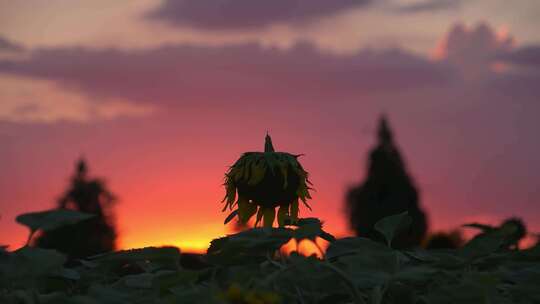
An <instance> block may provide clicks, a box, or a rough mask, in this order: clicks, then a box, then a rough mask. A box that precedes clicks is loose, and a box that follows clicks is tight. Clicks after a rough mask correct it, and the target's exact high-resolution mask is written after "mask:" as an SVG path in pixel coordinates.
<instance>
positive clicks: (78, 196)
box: [34, 159, 117, 259]
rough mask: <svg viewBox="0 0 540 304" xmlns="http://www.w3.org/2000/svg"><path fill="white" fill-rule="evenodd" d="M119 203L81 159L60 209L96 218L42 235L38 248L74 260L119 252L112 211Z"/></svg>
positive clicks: (38, 239)
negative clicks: (89, 172) (92, 174)
mask: <svg viewBox="0 0 540 304" xmlns="http://www.w3.org/2000/svg"><path fill="white" fill-rule="evenodd" d="M115 200H116V198H115V196H114V195H113V194H112V193H111V192H110V191H109V190H108V189H107V187H106V186H105V183H104V182H103V181H102V180H100V179H97V178H90V177H89V176H88V166H87V165H86V161H85V160H84V159H80V160H79V161H78V162H77V164H76V172H75V175H74V176H73V177H72V179H71V185H70V187H69V188H68V189H67V190H66V192H65V193H64V194H63V195H62V196H61V197H60V199H59V200H58V201H57V208H64V209H70V210H75V211H80V212H84V213H89V214H93V215H95V216H94V217H93V218H90V219H88V220H85V221H83V222H80V223H77V224H74V225H69V226H64V227H61V228H58V229H55V230H52V231H49V232H45V233H42V234H41V235H39V236H38V237H37V238H36V239H35V241H34V245H35V246H38V247H42V248H50V249H56V250H58V251H60V252H62V253H64V254H66V255H67V256H68V257H69V258H70V259H78V258H84V257H87V256H91V255H95V254H99V253H104V252H109V251H113V250H115V249H116V237H117V234H116V229H115V227H114V221H113V217H112V214H111V210H110V207H111V206H112V204H113V203H114V202H115Z"/></svg>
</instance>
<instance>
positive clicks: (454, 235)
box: [425, 230, 464, 249]
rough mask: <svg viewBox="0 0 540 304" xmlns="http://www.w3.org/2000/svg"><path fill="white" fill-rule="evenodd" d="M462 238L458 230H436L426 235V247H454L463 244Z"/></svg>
mask: <svg viewBox="0 0 540 304" xmlns="http://www.w3.org/2000/svg"><path fill="white" fill-rule="evenodd" d="M463 243H464V240H463V236H462V235H461V232H460V231H459V230H453V231H450V232H437V233H434V234H432V235H430V236H429V237H428V240H427V242H426V245H425V247H426V249H455V248H459V247H461V246H462V245H463Z"/></svg>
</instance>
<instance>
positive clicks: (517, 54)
mask: <svg viewBox="0 0 540 304" xmlns="http://www.w3.org/2000/svg"><path fill="white" fill-rule="evenodd" d="M499 59H500V60H502V61H504V62H507V63H511V64H515V65H520V66H524V67H531V68H532V67H534V68H540V46H538V45H531V46H526V47H522V48H519V49H516V50H513V51H512V52H507V53H504V54H501V55H500V56H499Z"/></svg>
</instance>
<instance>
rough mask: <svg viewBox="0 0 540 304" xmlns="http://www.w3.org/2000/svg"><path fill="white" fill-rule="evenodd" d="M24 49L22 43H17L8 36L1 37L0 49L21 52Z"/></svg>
mask: <svg viewBox="0 0 540 304" xmlns="http://www.w3.org/2000/svg"><path fill="white" fill-rule="evenodd" d="M23 50H24V48H23V47H22V45H20V44H17V43H15V42H13V41H11V40H8V39H6V38H3V37H0V51H7V52H20V51H23Z"/></svg>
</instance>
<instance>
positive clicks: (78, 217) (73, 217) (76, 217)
mask: <svg viewBox="0 0 540 304" xmlns="http://www.w3.org/2000/svg"><path fill="white" fill-rule="evenodd" d="M92 217H94V215H93V214H88V213H82V212H78V211H73V210H69V209H54V210H48V211H41V212H30V213H25V214H21V215H19V216H17V218H16V220H17V222H18V223H19V224H22V225H25V226H26V227H28V228H30V231H32V232H35V231H37V230H40V229H41V230H43V231H50V230H54V229H57V228H60V227H62V226H66V225H73V224H76V223H78V222H81V221H84V220H87V219H89V218H92Z"/></svg>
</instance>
